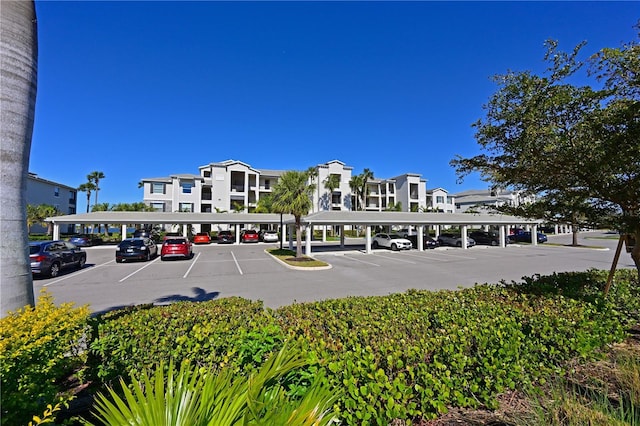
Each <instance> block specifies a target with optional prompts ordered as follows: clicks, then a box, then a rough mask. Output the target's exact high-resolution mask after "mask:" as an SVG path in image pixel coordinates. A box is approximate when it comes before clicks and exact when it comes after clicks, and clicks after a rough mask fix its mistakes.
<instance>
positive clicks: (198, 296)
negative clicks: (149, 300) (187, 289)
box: [154, 287, 220, 304]
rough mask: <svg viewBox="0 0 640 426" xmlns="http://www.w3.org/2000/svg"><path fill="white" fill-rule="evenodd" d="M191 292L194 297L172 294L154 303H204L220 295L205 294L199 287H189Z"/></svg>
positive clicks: (215, 293) (214, 293) (214, 292)
mask: <svg viewBox="0 0 640 426" xmlns="http://www.w3.org/2000/svg"><path fill="white" fill-rule="evenodd" d="M191 290H192V291H193V293H194V296H184V295H182V294H172V295H169V296H164V297H160V298H158V299H156V300H155V301H154V303H161V304H166V303H173V302H204V301H207V300H213V299H216V298H217V297H218V296H219V295H220V292H218V291H212V292H210V293H207V292H206V291H205V290H204V289H202V288H200V287H191Z"/></svg>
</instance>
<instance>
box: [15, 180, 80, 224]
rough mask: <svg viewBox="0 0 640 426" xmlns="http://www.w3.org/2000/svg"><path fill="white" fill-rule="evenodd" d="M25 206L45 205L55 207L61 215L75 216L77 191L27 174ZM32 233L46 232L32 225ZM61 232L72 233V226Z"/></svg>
mask: <svg viewBox="0 0 640 426" xmlns="http://www.w3.org/2000/svg"><path fill="white" fill-rule="evenodd" d="M26 198H27V204H30V205H32V206H38V205H41V204H47V205H50V206H53V207H55V208H56V209H57V210H58V211H59V212H60V213H61V214H64V215H67V214H75V213H76V207H77V201H78V190H77V189H76V188H73V187H71V186H68V185H64V184H62V183H58V182H53V181H51V180H47V179H43V178H41V177H39V176H38V175H37V174H35V173H31V172H29V175H28V176H27V192H26ZM30 231H31V232H34V233H44V232H47V228H45V227H43V226H41V225H33V226H32V227H31V229H30ZM62 232H73V226H72V225H69V229H63V230H62Z"/></svg>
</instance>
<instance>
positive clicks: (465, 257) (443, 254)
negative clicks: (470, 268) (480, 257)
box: [438, 250, 476, 260]
mask: <svg viewBox="0 0 640 426" xmlns="http://www.w3.org/2000/svg"><path fill="white" fill-rule="evenodd" d="M445 251H446V250H445ZM438 254H440V255H442V256H448V257H456V258H458V259H469V260H476V258H475V257H471V256H460V255H458V254H449V253H443V252H442V251H438Z"/></svg>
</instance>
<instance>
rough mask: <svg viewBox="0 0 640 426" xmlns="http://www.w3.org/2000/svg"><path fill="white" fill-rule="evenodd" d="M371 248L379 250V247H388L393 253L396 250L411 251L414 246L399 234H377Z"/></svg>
mask: <svg viewBox="0 0 640 426" xmlns="http://www.w3.org/2000/svg"><path fill="white" fill-rule="evenodd" d="M371 247H373V248H374V249H377V248H378V247H386V248H388V249H391V250H393V251H396V250H411V249H412V248H413V245H412V244H411V241H409V240H407V239H406V238H403V237H401V236H400V235H398V234H376V235H375V237H373V241H372V242H371Z"/></svg>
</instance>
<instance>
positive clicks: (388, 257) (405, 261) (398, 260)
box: [374, 253, 416, 265]
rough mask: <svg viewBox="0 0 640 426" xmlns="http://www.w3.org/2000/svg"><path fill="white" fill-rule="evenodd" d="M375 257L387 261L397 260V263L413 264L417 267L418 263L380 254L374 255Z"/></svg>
mask: <svg viewBox="0 0 640 426" xmlns="http://www.w3.org/2000/svg"><path fill="white" fill-rule="evenodd" d="M374 256H379V257H384V258H385V259H389V260H395V261H397V262H403V263H411V264H412V265H415V264H416V262H412V261H410V260H404V259H398V258H396V257H391V256H385V255H383V254H378V253H374Z"/></svg>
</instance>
